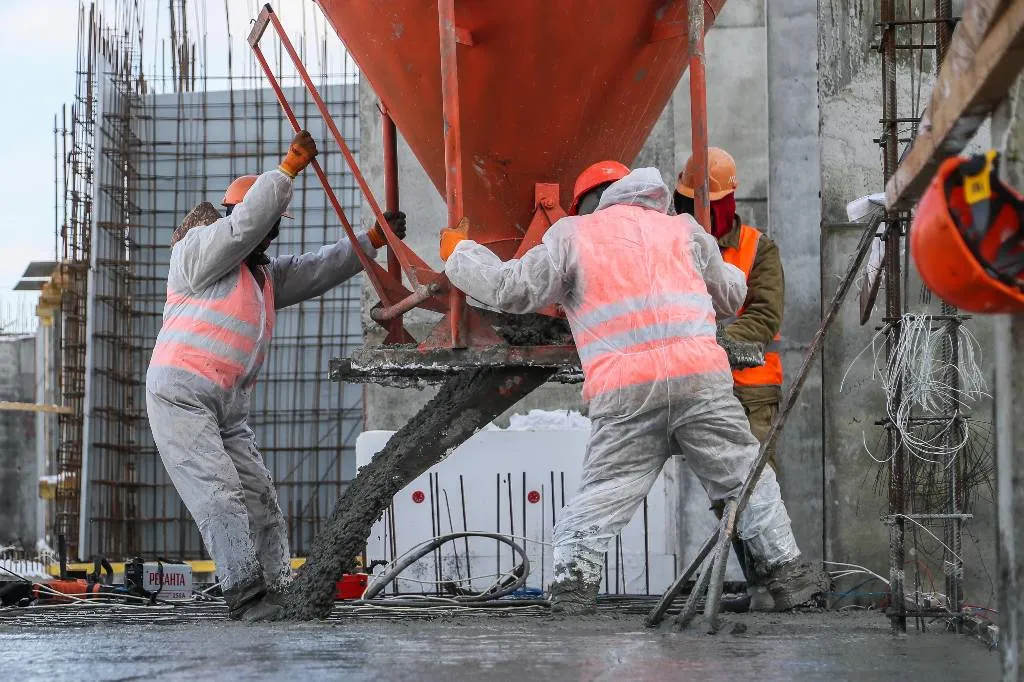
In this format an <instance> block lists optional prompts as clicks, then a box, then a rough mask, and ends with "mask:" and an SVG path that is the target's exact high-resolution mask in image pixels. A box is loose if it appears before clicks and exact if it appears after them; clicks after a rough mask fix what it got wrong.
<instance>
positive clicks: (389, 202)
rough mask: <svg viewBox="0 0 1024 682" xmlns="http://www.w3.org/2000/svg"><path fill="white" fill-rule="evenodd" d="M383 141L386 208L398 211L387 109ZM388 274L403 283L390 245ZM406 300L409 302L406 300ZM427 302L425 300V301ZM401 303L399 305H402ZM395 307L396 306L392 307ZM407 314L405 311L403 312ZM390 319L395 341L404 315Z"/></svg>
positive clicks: (394, 138)
mask: <svg viewBox="0 0 1024 682" xmlns="http://www.w3.org/2000/svg"><path fill="white" fill-rule="evenodd" d="M380 121H381V140H382V142H383V147H384V206H385V208H386V210H388V211H397V210H398V131H397V130H396V128H395V121H394V120H393V119H392V118H391V114H389V113H388V110H387V108H385V107H383V106H382V107H381V109H380ZM388 273H389V274H390V275H391V276H392V277H394V278H395V279H396V280H398V281H399V282H401V281H402V264H401V263H399V262H398V253H397V252H396V251H395V249H394V248H393V247H392V246H391V245H390V244H389V245H388ZM405 300H408V298H407V299H405ZM424 300H425V299H424ZM401 303H402V302H399V304H398V305H401ZM391 307H394V306H391ZM402 312H405V311H402ZM388 319H390V322H389V324H388V325H387V327H388V337H389V338H391V339H395V338H398V337H400V336H401V334H402V315H401V313H399V314H397V315H395V316H394V317H393V318H388Z"/></svg>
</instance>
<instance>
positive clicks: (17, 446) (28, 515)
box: [0, 336, 39, 549]
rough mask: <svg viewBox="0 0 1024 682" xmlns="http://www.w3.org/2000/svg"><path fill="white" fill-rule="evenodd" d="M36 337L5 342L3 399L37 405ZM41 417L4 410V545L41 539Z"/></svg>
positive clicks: (0, 445) (0, 417) (0, 372)
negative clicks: (38, 420) (38, 433)
mask: <svg viewBox="0 0 1024 682" xmlns="http://www.w3.org/2000/svg"><path fill="white" fill-rule="evenodd" d="M34 350H35V339H34V338H33V337H31V336H15V337H7V338H0V400H9V401H11V402H34V400H35V396H34V385H33V383H34V381H33V380H34V376H35V371H34V369H35V353H34ZM35 421H36V418H35V414H34V413H32V412H17V411H6V410H4V411H0V546H2V545H11V544H13V545H20V546H22V547H24V548H26V549H28V548H32V547H35V544H36V540H37V539H38V536H37V531H38V520H37V515H36V498H37V496H38V492H37V490H38V485H39V470H38V467H37V464H36V437H35Z"/></svg>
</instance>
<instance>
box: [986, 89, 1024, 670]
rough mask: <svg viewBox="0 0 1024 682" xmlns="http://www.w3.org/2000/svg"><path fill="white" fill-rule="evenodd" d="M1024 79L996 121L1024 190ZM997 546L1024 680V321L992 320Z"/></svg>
mask: <svg viewBox="0 0 1024 682" xmlns="http://www.w3.org/2000/svg"><path fill="white" fill-rule="evenodd" d="M1022 105H1024V79H1018V81H1017V85H1016V86H1015V87H1014V89H1013V90H1012V91H1011V92H1010V96H1009V97H1008V99H1007V101H1006V103H1005V104H1004V105H1003V106H1002V107H1000V109H999V110H998V111H997V112H996V113H995V114H994V115H993V117H992V137H993V141H994V144H996V145H997V146H999V147H1000V152H1001V153H1002V154H1003V168H1002V174H1003V179H1004V180H1005V181H1006V182H1008V183H1009V184H1011V185H1013V186H1014V187H1017V188H1018V189H1019V188H1020V187H1022V186H1024V161H1022V160H1021V158H1022V157H1021V151H1022V150H1024V126H1022V125H1021V121H1020V117H1021V114H1022V113H1024V109H1022ZM994 322H995V324H994V328H993V335H994V337H995V365H996V371H995V440H996V491H997V511H996V546H997V551H996V554H997V557H998V561H999V571H998V576H999V577H998V582H999V586H998V598H999V639H1000V642H999V647H1000V649H1001V652H1002V658H1003V679H1004V680H1019V679H1022V677H1024V668H1022V666H1021V651H1022V649H1024V591H1022V590H1024V485H1022V483H1024V402H1022V401H1021V399H1020V396H1021V395H1024V315H1015V316H1012V317H1011V316H1009V315H1000V316H997V317H996V318H995V320H994Z"/></svg>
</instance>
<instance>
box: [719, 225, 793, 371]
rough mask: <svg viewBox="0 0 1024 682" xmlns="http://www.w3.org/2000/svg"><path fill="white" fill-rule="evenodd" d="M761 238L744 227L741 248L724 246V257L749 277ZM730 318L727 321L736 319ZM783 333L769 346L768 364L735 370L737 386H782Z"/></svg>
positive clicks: (742, 226) (766, 351)
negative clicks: (725, 247)
mask: <svg viewBox="0 0 1024 682" xmlns="http://www.w3.org/2000/svg"><path fill="white" fill-rule="evenodd" d="M760 239H761V231H760V230H758V229H757V228H756V227H750V226H749V225H741V226H740V242H739V245H738V246H737V247H729V248H727V249H722V260H724V261H725V262H726V263H731V264H732V265H735V266H736V267H737V268H739V269H740V270H742V271H743V274H744V276H746V278H747V279H748V280H749V279H750V271H751V270H752V269H753V267H754V259H755V258H756V257H757V244H758V242H759V241H760ZM745 309H746V308H745V307H744V308H740V310H739V312H738V313H737V317H739V316H742V315H743V311H744V310H745ZM735 320H736V318H733V319H732V320H726V322H727V323H730V322H733V321H735ZM781 338H782V337H781V336H780V335H779V334H778V333H776V334H775V338H774V339H772V341H771V343H769V344H768V345H767V346H766V347H765V354H764V364H763V365H761V366H760V367H749V368H747V369H737V370H733V373H732V378H733V383H735V384H736V385H737V386H775V385H778V386H781V385H782V356H780V355H779V343H780V341H781Z"/></svg>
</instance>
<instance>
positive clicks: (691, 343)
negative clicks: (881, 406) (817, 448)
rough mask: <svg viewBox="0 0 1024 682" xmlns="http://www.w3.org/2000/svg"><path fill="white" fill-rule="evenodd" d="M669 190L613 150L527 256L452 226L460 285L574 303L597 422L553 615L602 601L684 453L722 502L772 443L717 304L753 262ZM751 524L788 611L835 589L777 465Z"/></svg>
mask: <svg viewBox="0 0 1024 682" xmlns="http://www.w3.org/2000/svg"><path fill="white" fill-rule="evenodd" d="M612 180H614V182H612V183H611V184H608V182H609V181H612ZM670 198H671V195H670V192H669V189H668V187H667V186H666V185H665V183H664V182H663V181H662V179H661V175H660V174H659V173H658V171H657V170H656V169H654V168H641V169H638V170H634V171H632V172H628V169H627V168H626V167H625V166H623V165H622V164H619V163H615V162H602V163H600V164H596V166H594V167H591V168H588V169H587V170H585V171H584V172H583V174H582V175H581V177H580V179H579V180H578V181H577V183H576V189H575V196H574V199H573V207H572V210H571V212H570V213H574V214H575V215H570V216H569V217H566V218H563V219H562V220H559V221H558V222H557V223H555V224H554V225H552V226H551V228H550V229H549V230H548V232H547V234H545V235H544V239H543V241H542V242H541V244H539V245H538V246H536V247H534V248H533V249H530V250H529V251H528V252H527V253H526V254H525V255H523V257H522V258H519V259H513V260H510V261H507V262H501V261H500V260H499V259H498V257H497V256H496V255H495V254H494V253H492V252H491V251H490V250H488V249H487V248H485V247H483V246H481V245H480V244H477V243H475V242H473V241H470V240H468V239H467V236H466V233H465V231H462V230H458V229H449V230H444V231H442V237H441V256H442V258H445V259H446V260H447V262H446V265H445V272H446V273H447V275H448V278H449V280H450V281H451V283H452V284H453V285H455V286H457V287H459V288H460V289H462V290H463V291H465V292H466V294H467V295H469V296H471V297H473V298H474V299H476V300H478V301H480V302H481V303H483V304H485V305H487V306H490V307H493V308H497V309H500V310H503V311H506V312H510V313H520V314H522V313H529V312H532V311H536V310H538V309H540V308H542V307H544V306H547V305H551V304H554V303H558V304H561V305H562V307H563V308H564V309H565V311H566V315H567V317H568V319H569V325H570V327H571V329H572V333H573V338H574V339H575V341H576V348H577V350H578V352H579V355H580V360H581V362H582V364H583V372H584V377H585V378H584V385H583V397H584V399H585V400H586V401H587V402H588V403H589V410H590V418H591V420H592V431H591V435H590V443H589V446H588V448H587V454H586V458H585V459H584V461H583V474H582V480H581V482H580V487H579V490H578V491H577V493H576V495H575V496H574V497H573V499H572V500H571V501H570V502H569V504H568V505H567V506H566V507H565V508H564V509H563V511H562V515H561V518H560V519H559V521H558V523H557V524H556V526H555V531H554V563H555V569H554V579H553V582H552V584H551V586H550V594H551V599H552V609H553V611H555V612H562V613H568V614H579V613H588V612H592V611H593V610H594V609H595V608H596V599H597V593H598V589H599V586H600V582H601V576H602V574H603V572H604V556H605V552H606V551H607V549H608V546H609V544H610V542H611V540H612V539H613V538H614V537H615V535H616V534H617V533H618V532H619V531H620V530H621V529H622V528H623V526H625V525H626V524H627V523H628V522H629V520H630V518H631V517H632V516H633V513H634V512H635V511H636V509H637V507H639V506H640V504H641V503H642V502H643V500H644V498H645V497H646V495H647V493H648V491H649V490H650V489H651V486H652V485H653V484H654V481H655V479H656V478H657V476H658V474H659V472H660V471H661V469H662V466H663V465H664V464H665V462H666V461H667V460H668V458H669V457H670V456H672V455H675V454H682V455H685V456H686V459H687V461H688V462H689V464H690V466H692V467H693V470H694V472H695V473H696V474H697V476H698V477H699V478H700V479H701V482H702V483H703V485H704V487H705V489H706V490H707V492H708V495H709V496H710V497H711V499H712V500H713V501H724V500H727V499H729V498H733V497H736V496H737V495H738V493H739V491H740V489H741V488H742V485H743V481H744V477H745V476H746V474H747V472H748V471H749V470H750V467H751V466H752V465H753V462H754V460H755V458H756V457H757V454H758V443H757V439H755V438H754V437H753V436H752V435H751V434H750V429H749V427H748V426H747V420H746V416H745V415H744V413H743V408H742V407H740V404H739V401H737V400H736V397H735V396H734V395H733V393H732V377H731V375H730V373H729V362H728V360H727V359H726V355H725V352H724V351H723V350H722V348H721V347H720V346H719V345H718V344H717V343H716V341H715V315H716V314H718V315H721V316H727V315H733V314H735V313H736V311H737V309H738V308H739V307H740V305H742V303H743V301H744V299H745V298H746V293H747V292H746V285H745V284H744V277H743V273H742V272H740V271H739V270H738V269H737V268H735V267H733V266H731V265H728V264H726V263H724V262H723V261H722V257H721V254H720V253H719V251H718V247H717V245H716V244H715V243H714V240H713V239H712V238H711V237H710V236H709V235H707V234H706V233H705V232H704V231H703V230H702V229H701V228H700V226H699V225H697V223H696V222H695V221H693V220H692V219H691V220H689V221H688V222H687V225H688V229H684V230H680V229H679V221H678V219H677V218H675V217H670V216H668V215H667V211H668V206H669V201H670ZM738 527H739V535H740V536H741V537H742V538H743V539H744V541H745V542H746V543H747V544H748V545H749V546H750V547H751V549H752V551H753V552H754V553H755V556H756V559H757V561H758V565H759V567H760V568H761V569H762V570H763V571H764V573H765V574H766V575H767V576H768V579H769V586H770V588H771V590H772V594H773V596H774V597H775V599H776V606H777V607H778V608H779V609H786V608H790V607H792V606H795V605H797V604H799V603H802V602H804V601H805V600H807V599H809V598H810V597H811V596H812V595H813V594H814V593H815V592H818V591H820V590H821V585H820V581H821V572H820V571H816V570H812V569H811V567H810V566H809V565H807V564H805V563H803V562H801V561H799V556H800V551H799V549H798V548H797V545H796V540H795V539H794V537H793V532H792V530H791V528H790V521H789V516H788V515H787V513H786V508H785V506H784V505H783V503H782V500H781V498H780V496H779V486H778V483H777V482H776V480H775V475H774V473H772V471H771V470H770V469H766V471H765V474H764V475H763V476H762V477H761V480H760V482H759V483H758V484H757V486H756V487H755V488H754V492H753V495H752V496H751V499H750V503H749V504H748V505H747V507H746V509H745V510H744V512H743V514H741V516H740V519H739V523H738Z"/></svg>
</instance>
